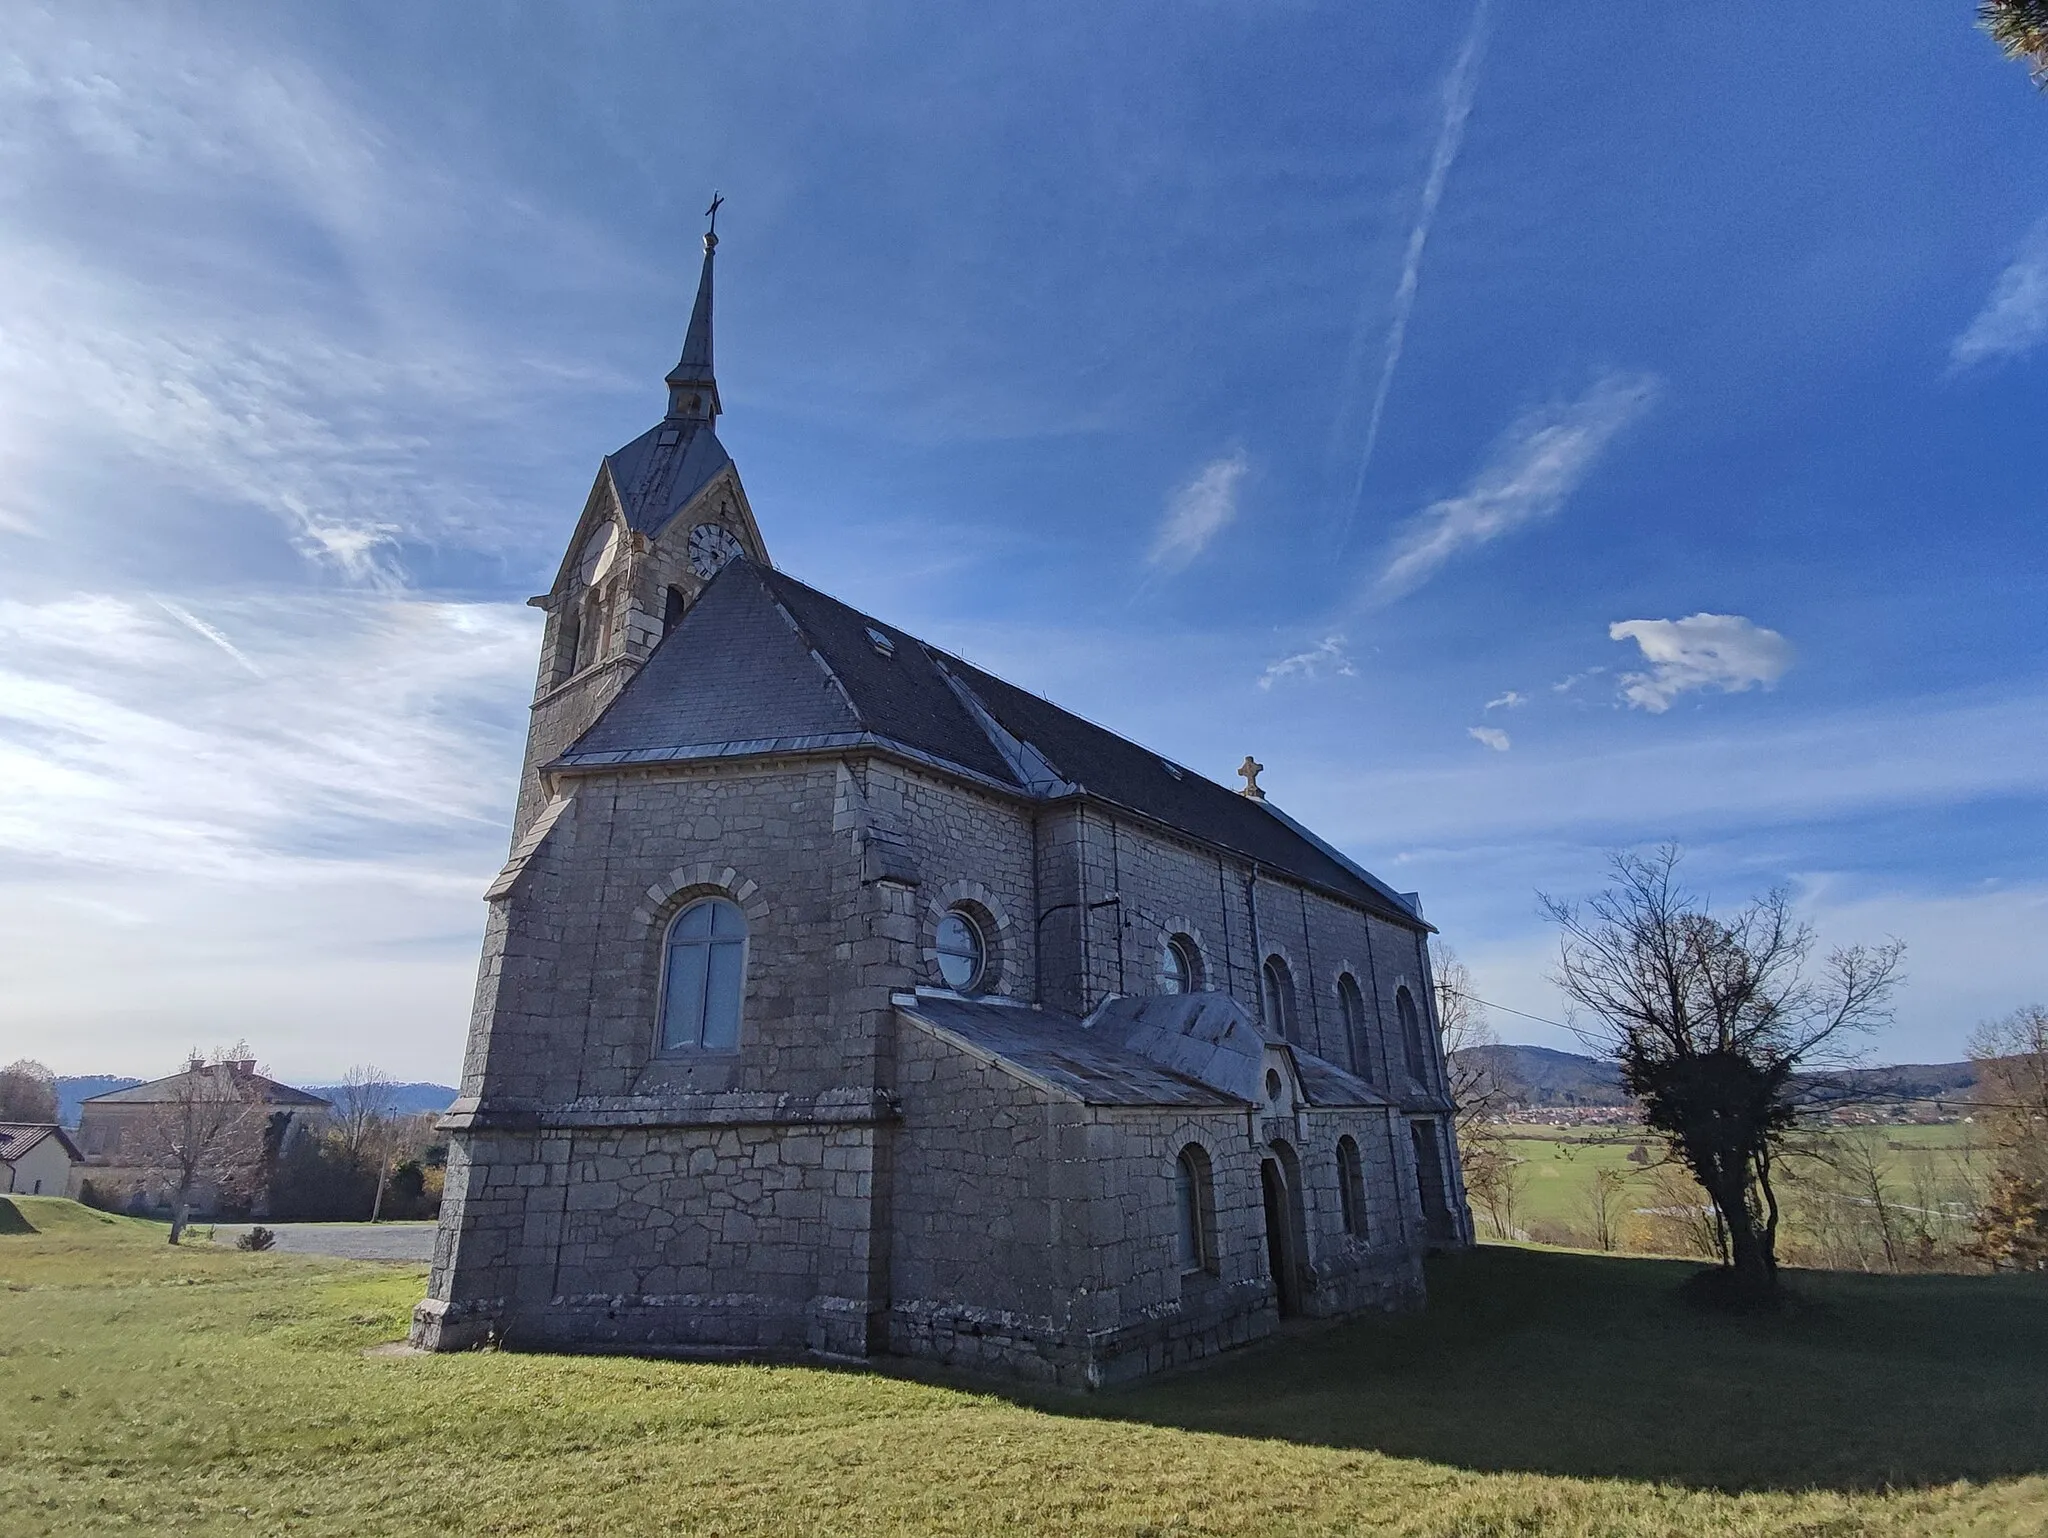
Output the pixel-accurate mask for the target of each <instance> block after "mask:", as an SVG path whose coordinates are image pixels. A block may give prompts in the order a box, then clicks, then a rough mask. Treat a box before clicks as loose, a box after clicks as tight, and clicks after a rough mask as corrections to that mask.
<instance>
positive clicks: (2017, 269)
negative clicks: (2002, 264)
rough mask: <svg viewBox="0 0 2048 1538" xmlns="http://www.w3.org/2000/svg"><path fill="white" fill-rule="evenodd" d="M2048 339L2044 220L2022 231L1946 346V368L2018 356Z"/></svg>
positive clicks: (2047, 226)
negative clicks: (2015, 249)
mask: <svg viewBox="0 0 2048 1538" xmlns="http://www.w3.org/2000/svg"><path fill="white" fill-rule="evenodd" d="M2044 339H2048V219H2043V220H2042V221H2041V222H2040V223H2038V224H2036V225H2035V226H2034V227H2033V229H2032V230H2030V231H2029V232H2028V233H2027V238H2026V240H2025V241H2024V242H2022V244H2021V246H2020V250H2019V254H2018V255H2017V256H2015V257H2014V258H2013V259H2012V262H2011V264H2010V265H2009V266H2008V267H2007V268H2006V269H2005V271H2004V272H2002V273H2000V274H1999V275H1998V281H1997V282H1996V283H1994V284H1993V285H1992V286H1991V297H1990V298H1988V299H1986V300H1985V301H1984V308H1983V309H1981V310H1979V311H1978V312H1977V316H1976V319H1974V320H1972V321H1971V322H1970V324H1969V325H1968V326H1967V327H1965V328H1964V330H1963V333H1962V335H1961V336H1959V337H1957V338H1956V339H1955V341H1954V342H1952V343H1951V344H1950V345H1949V350H1948V356H1949V366H1950V367H1951V368H1953V369H1966V368H1969V367H1971V366H1973V365H1975V364H1978V363H1983V362H1986V361H1988V360H1990V359H1994V358H2017V357H2024V356H2025V355H2026V354H2027V353H2030V352H2032V351H2033V350H2034V349H2035V348H2036V347H2038V346H2039V345H2040V344H2041V342H2042V341H2043V340H2044Z"/></svg>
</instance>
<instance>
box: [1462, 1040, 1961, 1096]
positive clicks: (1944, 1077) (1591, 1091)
mask: <svg viewBox="0 0 2048 1538" xmlns="http://www.w3.org/2000/svg"><path fill="white" fill-rule="evenodd" d="M1457 1056H1458V1059H1459V1061H1460V1062H1461V1063H1472V1064H1476V1065H1479V1066H1483V1067H1485V1068H1487V1069H1489V1070H1491V1071H1492V1073H1493V1076H1494V1079H1495V1081H1496V1082H1497V1083H1498V1084H1499V1085H1500V1086H1501V1089H1502V1090H1503V1091H1504V1092H1505V1093H1506V1095H1507V1097H1508V1098H1509V1099H1510V1100H1514V1101H1517V1102H1519V1103H1521V1104H1522V1105H1526V1106H1536V1107H1557V1108H1562V1107H1569V1106H1608V1105H1627V1104H1628V1103H1629V1096H1628V1093H1627V1091H1625V1090H1624V1089H1623V1088H1622V1087H1621V1076H1620V1074H1619V1072H1618V1071H1617V1070H1616V1069H1615V1067H1614V1065H1613V1064H1612V1063H1603V1062H1601V1061H1600V1059H1598V1058H1595V1057H1586V1056H1584V1055H1582V1054H1580V1053H1577V1052H1559V1051H1557V1050H1556V1049H1555V1048H1552V1047H1523V1046H1498V1047H1468V1048H1466V1049H1465V1050H1464V1051H1463V1052H1460V1053H1458V1054H1457ZM1804 1077H1806V1078H1807V1079H1808V1081H1809V1082H1810V1084H1811V1086H1812V1089H1813V1091H1814V1096H1815V1098H1816V1099H1822V1100H1826V1099H1847V1100H1853V1099H1857V1098H1860V1097H1863V1096H1877V1097H1882V1098H1884V1099H1887V1100H1939V1099H1947V1098H1953V1097H1956V1096H1959V1095H1963V1094H1965V1093H1967V1092H1968V1091H1969V1090H1971V1089H1972V1088H1974V1087H1975V1085H1976V1083H1977V1065H1976V1064H1975V1063H1902V1064H1900V1065H1899V1066H1897V1067H1894V1068H1850V1069H1844V1070H1842V1071H1840V1072H1834V1073H1825V1074H1811V1075H1806V1076H1804Z"/></svg>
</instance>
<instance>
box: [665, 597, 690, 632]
mask: <svg viewBox="0 0 2048 1538" xmlns="http://www.w3.org/2000/svg"><path fill="white" fill-rule="evenodd" d="M686 607H688V605H687V603H686V601H685V600H684V598H683V590H682V589H681V588H679V587H672V588H670V589H669V590H668V593H667V595H666V596H665V597H664V598H663V599H662V600H661V633H662V634H663V635H667V634H668V633H669V632H670V631H671V630H673V629H675V628H676V626H677V625H678V624H680V623H681V622H682V618H683V610H684V609H685V608H686Z"/></svg>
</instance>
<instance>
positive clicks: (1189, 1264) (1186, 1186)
mask: <svg viewBox="0 0 2048 1538" xmlns="http://www.w3.org/2000/svg"><path fill="white" fill-rule="evenodd" d="M1173 1204H1174V1211H1175V1214H1176V1216H1177V1218H1178V1221H1179V1238H1178V1243H1179V1248H1180V1268H1181V1270H1182V1271H1214V1270H1215V1269H1216V1190H1215V1181H1214V1179H1213V1178H1212V1176H1211V1172H1210V1168H1209V1155H1208V1153H1207V1151H1206V1150H1204V1149H1203V1147H1202V1145H1201V1144H1199V1143H1190V1144H1188V1146H1187V1147H1185V1148H1183V1149H1182V1150H1181V1151H1180V1157H1179V1158H1178V1159H1176V1160H1174V1163H1173Z"/></svg>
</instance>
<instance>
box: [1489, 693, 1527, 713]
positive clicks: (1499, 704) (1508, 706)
mask: <svg viewBox="0 0 2048 1538" xmlns="http://www.w3.org/2000/svg"><path fill="white" fill-rule="evenodd" d="M1528 703H1529V696H1528V695H1526V694H1520V693H1517V692H1516V691H1515V690H1513V689H1510V690H1508V691H1507V692H1506V693H1504V694H1500V695H1496V696H1495V697H1494V698H1492V699H1490V700H1488V701H1487V702H1486V708H1487V709H1488V710H1513V709H1515V708H1517V707H1518V706H1521V705H1526V704H1528Z"/></svg>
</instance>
